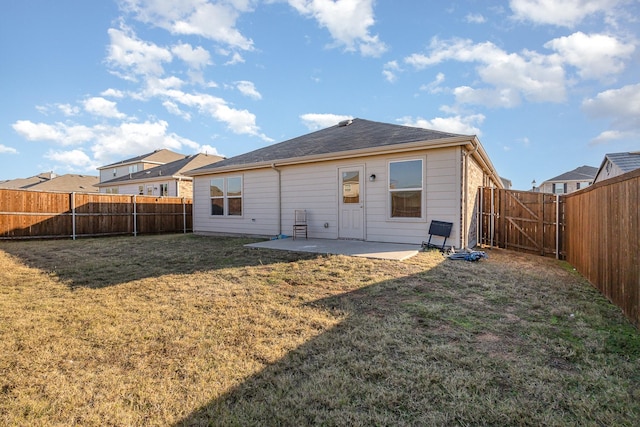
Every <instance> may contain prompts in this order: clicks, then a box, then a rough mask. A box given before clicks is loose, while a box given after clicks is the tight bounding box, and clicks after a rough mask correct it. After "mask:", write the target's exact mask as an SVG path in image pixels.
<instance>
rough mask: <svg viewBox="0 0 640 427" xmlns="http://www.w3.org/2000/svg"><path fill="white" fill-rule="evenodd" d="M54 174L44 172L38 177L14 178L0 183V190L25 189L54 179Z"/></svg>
mask: <svg viewBox="0 0 640 427" xmlns="http://www.w3.org/2000/svg"><path fill="white" fill-rule="evenodd" d="M55 177H56V174H54V173H53V172H44V173H41V174H38V175H34V176H30V177H29V178H16V179H7V180H5V181H0V188H12V189H23V190H24V189H27V188H29V187H32V186H34V185H37V184H40V183H41V182H45V181H48V180H50V179H51V178H55Z"/></svg>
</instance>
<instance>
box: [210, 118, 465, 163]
mask: <svg viewBox="0 0 640 427" xmlns="http://www.w3.org/2000/svg"><path fill="white" fill-rule="evenodd" d="M457 136H464V135H459V134H454V133H447V132H439V131H435V130H429V129H422V128H417V127H410V126H401V125H393V124H388V123H379V122H373V121H369V120H363V119H353V120H349V121H345V122H340V124H337V125H335V126H331V127H328V128H326V129H322V130H319V131H316V132H312V133H309V134H306V135H302V136H299V137H296V138H293V139H289V140H287V141H284V142H280V143H278V144H274V145H270V146H268V147H264V148H260V149H257V150H255V151H251V152H249V153H245V154H240V155H238V156H235V157H231V158H229V159H226V160H223V161H221V162H217V163H215V164H214V165H211V166H210V167H209V166H207V167H204V168H200V169H199V170H204V169H215V168H218V167H224V166H240V165H248V164H252V163H260V162H274V161H281V160H286V159H291V158H298V157H306V156H314V155H323V154H327V155H328V154H332V153H339V152H345V151H352V150H360V149H366V148H374V147H384V146H391V145H395V144H404V143H409V142H418V141H430V140H437V139H443V138H451V137H457Z"/></svg>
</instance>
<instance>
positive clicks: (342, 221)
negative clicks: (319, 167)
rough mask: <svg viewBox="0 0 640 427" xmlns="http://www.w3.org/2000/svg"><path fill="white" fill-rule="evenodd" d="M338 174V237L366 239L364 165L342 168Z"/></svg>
mask: <svg viewBox="0 0 640 427" xmlns="http://www.w3.org/2000/svg"><path fill="white" fill-rule="evenodd" d="M338 174H339V178H340V179H339V181H340V188H339V193H340V200H339V202H338V208H339V213H338V238H340V239H357V240H364V191H362V190H363V189H364V187H363V185H362V184H363V182H362V177H363V175H364V171H363V167H362V166H355V167H351V168H340V169H338Z"/></svg>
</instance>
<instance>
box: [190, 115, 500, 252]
mask: <svg viewBox="0 0 640 427" xmlns="http://www.w3.org/2000/svg"><path fill="white" fill-rule="evenodd" d="M187 174H188V175H191V176H193V177H194V197H193V203H194V209H193V212H194V213H193V223H194V227H193V228H194V232H195V233H200V234H235V235H254V236H276V235H281V234H285V235H291V234H292V229H293V222H294V211H295V210H296V209H305V210H306V211H307V220H308V232H309V237H312V238H324V239H355V240H366V241H377V242H396V243H412V244H420V243H421V242H422V241H424V240H426V239H427V237H428V230H429V224H430V223H431V221H432V220H440V221H447V222H451V223H453V224H454V225H453V230H452V233H451V237H450V238H449V240H448V241H449V242H451V245H452V246H455V247H467V246H469V247H472V246H475V244H476V242H477V235H476V207H477V206H476V201H477V197H476V195H477V192H478V187H480V186H483V185H484V186H495V187H498V188H502V187H503V185H502V182H501V180H500V178H499V176H498V174H497V172H496V171H495V169H494V167H493V165H492V164H491V161H490V160H489V157H488V156H487V153H486V152H485V150H484V148H483V147H482V145H481V144H480V141H479V140H478V139H477V137H476V136H474V135H457V134H452V133H445V132H438V131H434V130H428V129H421V128H416V127H408V126H399V125H393V124H386V123H378V122H372V121H368V120H362V119H354V120H348V121H343V122H340V123H339V124H338V125H335V126H332V127H329V128H326V129H323V130H320V131H317V132H313V133H310V134H307V135H302V136H299V137H297V138H293V139H290V140H287V141H284V142H281V143H279V144H275V145H271V146H268V147H265V148H261V149H258V150H255V151H252V152H249V153H246V154H242V155H239V156H236V157H232V158H229V159H226V160H223V161H220V162H218V163H215V164H213V165H211V166H207V167H204V168H200V169H196V170H193V171H191V172H188V173H187ZM434 240H435V238H434Z"/></svg>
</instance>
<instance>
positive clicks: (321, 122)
mask: <svg viewBox="0 0 640 427" xmlns="http://www.w3.org/2000/svg"><path fill="white" fill-rule="evenodd" d="M300 118H301V119H302V123H303V124H304V125H305V126H306V127H307V128H309V130H318V129H324V128H327V127H330V126H335V125H337V124H338V123H340V122H341V121H343V120H351V119H353V117H352V116H344V115H339V114H320V113H307V114H303V115H301V116H300Z"/></svg>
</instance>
